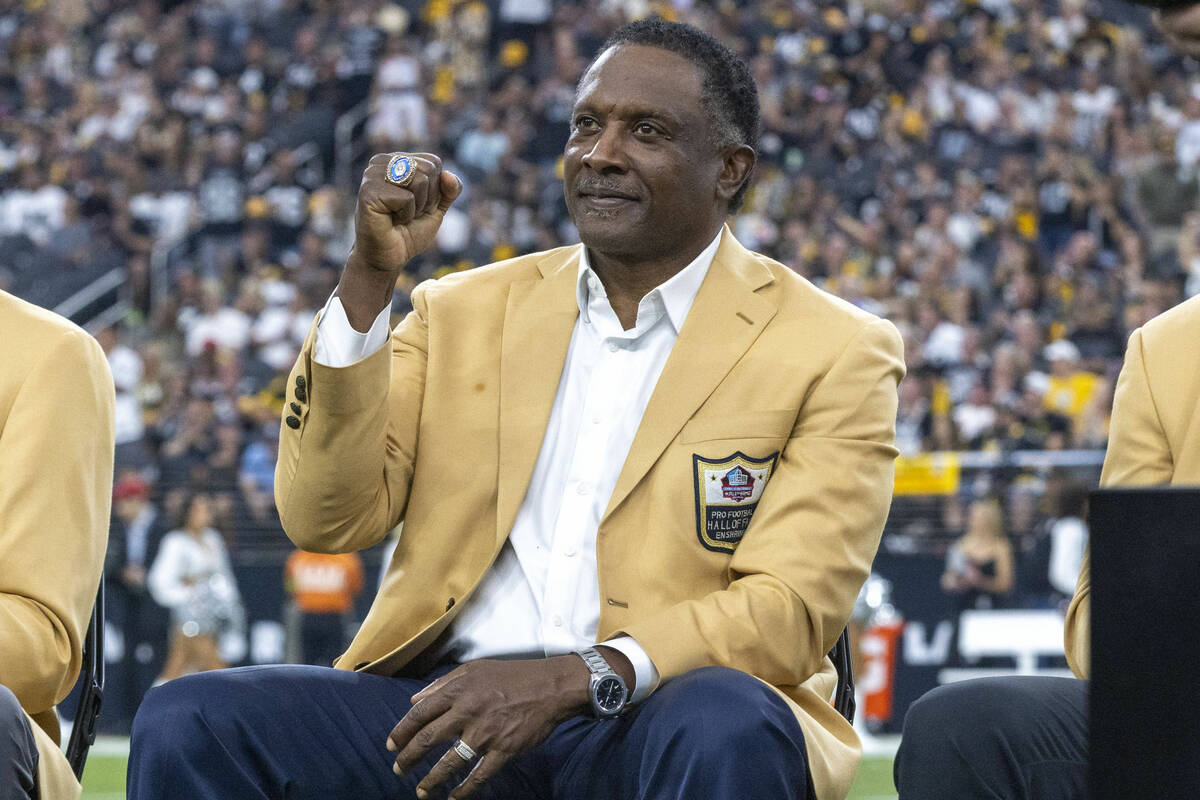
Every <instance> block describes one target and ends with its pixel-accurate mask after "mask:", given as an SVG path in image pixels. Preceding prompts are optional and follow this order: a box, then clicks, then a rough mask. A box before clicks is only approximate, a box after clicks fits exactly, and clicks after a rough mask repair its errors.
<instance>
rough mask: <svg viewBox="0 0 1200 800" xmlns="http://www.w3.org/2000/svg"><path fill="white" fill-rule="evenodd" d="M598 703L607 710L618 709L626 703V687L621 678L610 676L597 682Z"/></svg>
mask: <svg viewBox="0 0 1200 800" xmlns="http://www.w3.org/2000/svg"><path fill="white" fill-rule="evenodd" d="M596 703H597V704H598V705H599V706H600V708H602V709H603V710H605V711H618V710H619V709H620V708H621V706H622V705H623V704H624V703H625V687H624V686H623V685H622V684H621V680H620V678H614V677H613V676H611V675H610V676H608V677H607V678H601V679H600V682H599V683H597V684H596Z"/></svg>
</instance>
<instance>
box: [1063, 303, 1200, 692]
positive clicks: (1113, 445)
mask: <svg viewBox="0 0 1200 800" xmlns="http://www.w3.org/2000/svg"><path fill="white" fill-rule="evenodd" d="M1197 342H1200V296H1198V297H1193V298H1192V299H1190V300H1188V301H1186V302H1183V303H1180V304H1179V305H1177V306H1175V308H1172V309H1171V310H1170V311H1167V312H1165V313H1163V314H1160V315H1158V316H1157V317H1155V318H1154V319H1152V320H1150V321H1149V322H1147V323H1146V324H1145V325H1144V326H1142V327H1141V328H1138V329H1137V330H1136V331H1134V332H1133V335H1131V336H1130V337H1129V345H1128V347H1127V348H1126V350H1125V364H1124V366H1122V367H1121V375H1120V377H1119V378H1117V388H1116V393H1115V395H1114V397H1113V412H1112V423H1111V424H1110V426H1109V433H1108V452H1107V453H1106V454H1105V456H1104V470H1103V472H1102V473H1101V475H1100V484H1101V485H1102V486H1152V485H1156V484H1171V485H1174V486H1183V485H1200V361H1197V358H1196V343H1197ZM1091 591H1092V580H1091V571H1090V555H1089V553H1085V554H1084V558H1083V567H1082V569H1081V570H1080V575H1079V584H1078V586H1076V588H1075V596H1074V597H1073V598H1072V599H1071V606H1070V608H1069V609H1068V610H1067V627H1066V650H1067V661H1068V662H1069V663H1070V665H1071V669H1072V670H1073V671H1074V672H1075V674H1076V675H1078V676H1079V677H1081V678H1086V677H1087V676H1088V674H1089V672H1090V663H1091Z"/></svg>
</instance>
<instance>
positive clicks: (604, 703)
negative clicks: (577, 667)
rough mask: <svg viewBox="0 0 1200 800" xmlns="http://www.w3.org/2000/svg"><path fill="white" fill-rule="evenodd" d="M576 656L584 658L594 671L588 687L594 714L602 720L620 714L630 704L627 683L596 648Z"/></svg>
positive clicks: (578, 653)
mask: <svg viewBox="0 0 1200 800" xmlns="http://www.w3.org/2000/svg"><path fill="white" fill-rule="evenodd" d="M576 655H577V656H579V657H580V658H582V659H583V662H584V663H585V664H587V666H588V669H589V670H591V671H592V680H591V684H590V685H589V687H588V689H589V694H590V695H591V698H592V712H593V713H595V715H596V716H597V717H599V718H600V719H605V718H607V717H615V716H617V715H618V714H620V713H621V711H622V710H623V709H624V708H625V704H626V703H627V702H629V689H628V687H626V686H625V681H623V680H622V679H621V676H620V675H618V674H617V673H616V672H614V671H613V668H612V667H610V666H609V665H608V662H607V661H605V660H604V656H602V655H600V653H599V652H598V651H597V650H596V648H594V647H589V648H587V649H584V650H579V651H578V652H576Z"/></svg>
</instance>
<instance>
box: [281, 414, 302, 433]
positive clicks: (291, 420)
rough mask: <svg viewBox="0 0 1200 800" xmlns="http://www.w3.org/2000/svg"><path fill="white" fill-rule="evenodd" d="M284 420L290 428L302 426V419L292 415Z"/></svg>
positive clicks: (294, 428)
mask: <svg viewBox="0 0 1200 800" xmlns="http://www.w3.org/2000/svg"><path fill="white" fill-rule="evenodd" d="M284 422H286V423H287V426H288V427H289V428H291V429H292V430H296V429H297V428H299V427H300V420H298V419H296V418H295V417H293V416H291V415H289V416H288V418H287V419H285V420H284Z"/></svg>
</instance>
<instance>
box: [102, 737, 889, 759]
mask: <svg viewBox="0 0 1200 800" xmlns="http://www.w3.org/2000/svg"><path fill="white" fill-rule="evenodd" d="M859 736H860V738H861V739H862V745H863V755H864V756H866V757H867V758H885V757H886V758H895V757H896V750H897V749H898V748H899V747H900V735H899V734H891V735H888V736H872V735H870V734H869V733H860V734H859ZM88 755H93V756H101V757H104V758H115V757H118V756H120V757H125V758H128V757H129V737H127V736H97V737H96V743H95V744H94V745H92V749H91V750H90V751H89V753H88Z"/></svg>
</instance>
